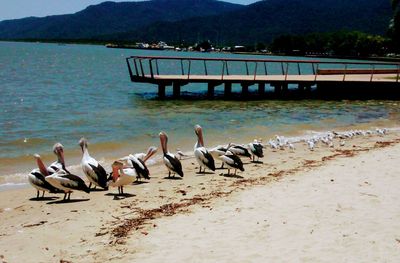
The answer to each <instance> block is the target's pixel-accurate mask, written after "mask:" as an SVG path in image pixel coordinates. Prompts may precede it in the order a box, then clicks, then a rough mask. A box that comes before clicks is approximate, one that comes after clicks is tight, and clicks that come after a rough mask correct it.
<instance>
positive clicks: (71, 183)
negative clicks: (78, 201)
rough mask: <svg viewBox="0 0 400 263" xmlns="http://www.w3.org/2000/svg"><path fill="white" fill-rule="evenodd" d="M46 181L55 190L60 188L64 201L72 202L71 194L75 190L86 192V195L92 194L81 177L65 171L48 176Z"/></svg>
mask: <svg viewBox="0 0 400 263" xmlns="http://www.w3.org/2000/svg"><path fill="white" fill-rule="evenodd" d="M46 181H47V182H49V183H50V184H51V185H52V186H54V187H55V188H58V189H60V190H62V191H63V192H64V200H66V199H68V200H70V198H71V193H72V192H73V191H74V190H78V191H84V192H86V193H89V192H90V189H89V188H88V187H87V186H86V184H85V182H84V181H83V180H82V179H81V178H80V177H79V176H76V175H73V174H70V173H68V172H66V171H64V170H59V171H57V172H55V173H53V174H51V175H49V176H46ZM67 195H68V198H67Z"/></svg>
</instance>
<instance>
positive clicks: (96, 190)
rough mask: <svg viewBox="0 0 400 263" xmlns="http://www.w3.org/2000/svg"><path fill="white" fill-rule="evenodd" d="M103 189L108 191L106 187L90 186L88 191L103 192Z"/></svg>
mask: <svg viewBox="0 0 400 263" xmlns="http://www.w3.org/2000/svg"><path fill="white" fill-rule="evenodd" d="M104 191H108V189H104V188H90V192H104Z"/></svg>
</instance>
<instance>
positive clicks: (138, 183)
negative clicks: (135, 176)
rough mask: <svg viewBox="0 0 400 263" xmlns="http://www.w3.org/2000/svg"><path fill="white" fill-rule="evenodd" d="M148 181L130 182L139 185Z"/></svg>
mask: <svg viewBox="0 0 400 263" xmlns="http://www.w3.org/2000/svg"><path fill="white" fill-rule="evenodd" d="M148 183H149V182H146V181H135V182H133V183H132V185H141V184H148Z"/></svg>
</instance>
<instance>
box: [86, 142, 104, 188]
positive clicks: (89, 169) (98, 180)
mask: <svg viewBox="0 0 400 263" xmlns="http://www.w3.org/2000/svg"><path fill="white" fill-rule="evenodd" d="M79 145H80V146H81V149H82V154H83V155H82V162H81V165H82V170H83V172H84V173H85V175H86V176H87V178H88V180H89V182H90V183H89V188H90V187H91V186H92V184H94V185H95V188H96V186H99V187H101V188H103V189H106V190H107V189H108V187H107V172H106V170H105V169H104V168H103V166H101V165H100V164H99V162H97V161H96V160H95V159H94V158H92V157H91V156H90V155H89V150H88V146H87V140H86V139H85V138H82V139H81V140H80V141H79Z"/></svg>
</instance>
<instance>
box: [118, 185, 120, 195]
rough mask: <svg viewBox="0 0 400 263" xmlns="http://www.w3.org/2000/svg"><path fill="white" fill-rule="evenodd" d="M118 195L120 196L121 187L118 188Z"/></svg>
mask: <svg viewBox="0 0 400 263" xmlns="http://www.w3.org/2000/svg"><path fill="white" fill-rule="evenodd" d="M118 194H119V195H120V194H121V187H120V186H118Z"/></svg>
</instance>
